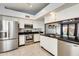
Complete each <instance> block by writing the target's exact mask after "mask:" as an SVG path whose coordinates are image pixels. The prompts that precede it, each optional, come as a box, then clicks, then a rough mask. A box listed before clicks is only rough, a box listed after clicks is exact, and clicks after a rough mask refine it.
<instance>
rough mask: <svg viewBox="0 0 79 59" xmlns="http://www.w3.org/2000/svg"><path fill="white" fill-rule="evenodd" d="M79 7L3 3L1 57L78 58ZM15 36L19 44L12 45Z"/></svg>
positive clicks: (53, 4)
mask: <svg viewBox="0 0 79 59" xmlns="http://www.w3.org/2000/svg"><path fill="white" fill-rule="evenodd" d="M25 6H26V8H25ZM78 7H79V4H78V3H2V4H1V3H0V24H1V25H0V55H1V56H4V55H13V56H17V55H22V56H23V55H24V56H28V55H29V56H79V51H78V49H79V41H78V39H79V37H78V36H79V32H78V29H79V24H78V23H79V18H78V17H79V13H78V12H79V8H78ZM10 32H11V33H10ZM15 37H16V39H17V41H12V42H10V39H13V38H15ZM6 39H7V40H6ZM34 50H35V51H34Z"/></svg>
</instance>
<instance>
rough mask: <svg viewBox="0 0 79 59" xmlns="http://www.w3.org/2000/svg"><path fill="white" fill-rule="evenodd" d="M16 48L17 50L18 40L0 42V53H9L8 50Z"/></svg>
mask: <svg viewBox="0 0 79 59" xmlns="http://www.w3.org/2000/svg"><path fill="white" fill-rule="evenodd" d="M16 48H18V40H17V39H15V40H14V39H11V40H4V41H0V53H1V52H6V51H10V50H13V49H16Z"/></svg>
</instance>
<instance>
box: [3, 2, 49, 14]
mask: <svg viewBox="0 0 79 59" xmlns="http://www.w3.org/2000/svg"><path fill="white" fill-rule="evenodd" d="M48 4H49V3H3V4H2V5H4V6H5V8H7V9H11V10H15V11H19V12H24V13H28V14H31V15H36V14H37V13H38V12H39V11H41V10H42V9H43V8H45V7H46V6H47V5H48Z"/></svg>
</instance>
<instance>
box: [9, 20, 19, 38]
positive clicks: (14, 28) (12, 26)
mask: <svg viewBox="0 0 79 59" xmlns="http://www.w3.org/2000/svg"><path fill="white" fill-rule="evenodd" d="M8 36H9V38H10V39H11V38H14V39H15V38H18V22H16V21H10V22H9V23H8Z"/></svg>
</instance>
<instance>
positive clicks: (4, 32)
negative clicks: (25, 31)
mask: <svg viewBox="0 0 79 59" xmlns="http://www.w3.org/2000/svg"><path fill="white" fill-rule="evenodd" d="M7 24H8V21H0V40H5V39H8V25H7Z"/></svg>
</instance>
